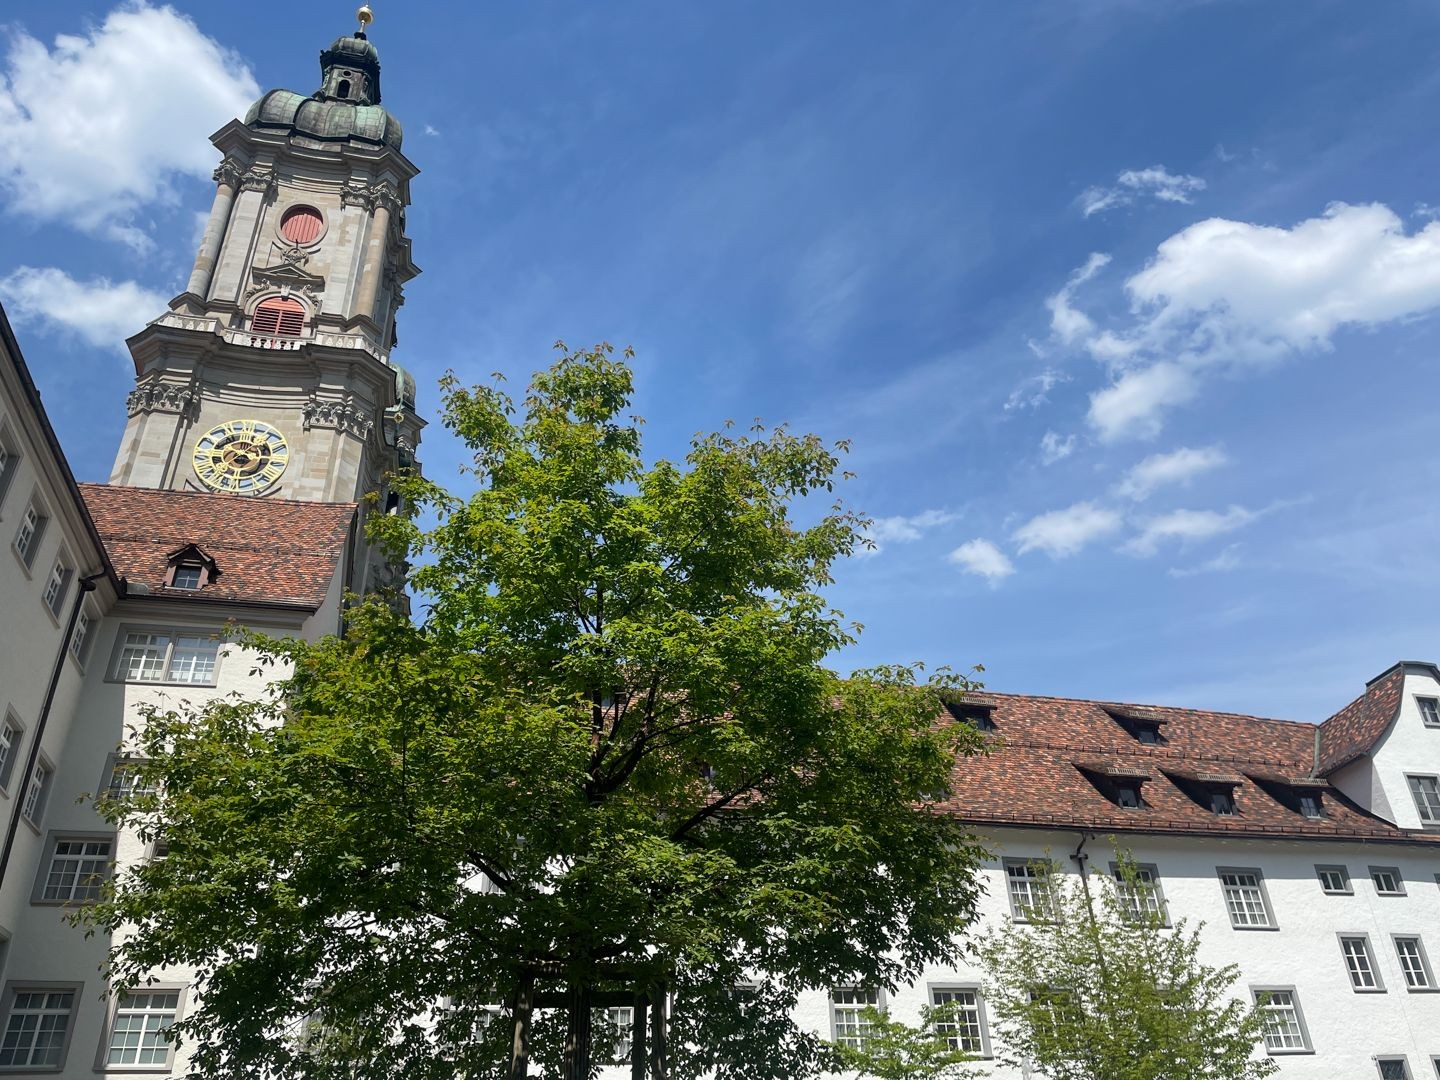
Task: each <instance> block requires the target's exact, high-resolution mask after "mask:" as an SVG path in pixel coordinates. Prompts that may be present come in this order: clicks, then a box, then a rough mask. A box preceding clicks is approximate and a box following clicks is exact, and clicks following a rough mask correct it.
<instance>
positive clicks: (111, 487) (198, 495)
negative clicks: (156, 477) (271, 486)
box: [79, 480, 360, 507]
mask: <svg viewBox="0 0 1440 1080" xmlns="http://www.w3.org/2000/svg"><path fill="white" fill-rule="evenodd" d="M79 486H80V487H81V488H87V489H93V490H97V491H124V492H141V493H143V494H146V495H160V496H165V497H167V498H170V497H175V496H184V497H185V498H187V499H230V500H234V501H235V502H241V503H246V504H248V505H251V506H323V507H342V506H347V507H358V506H359V505H360V504H359V503H358V502H355V501H353V500H351V501H343V500H342V501H339V502H330V501H323V500H319V499H280V498H271V499H257V498H256V497H255V496H253V495H240V494H237V493H235V492H231V491H186V490H184V489H183V488H150V487H139V486H137V485H132V484H101V483H97V482H95V481H93V480H82V481H81V482H80V484H79Z"/></svg>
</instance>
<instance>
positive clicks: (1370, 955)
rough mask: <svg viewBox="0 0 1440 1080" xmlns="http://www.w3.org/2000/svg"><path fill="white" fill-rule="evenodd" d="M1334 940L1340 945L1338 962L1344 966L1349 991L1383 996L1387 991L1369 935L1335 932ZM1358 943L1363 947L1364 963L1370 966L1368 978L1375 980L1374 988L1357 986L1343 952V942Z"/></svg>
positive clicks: (1354, 931)
mask: <svg viewBox="0 0 1440 1080" xmlns="http://www.w3.org/2000/svg"><path fill="white" fill-rule="evenodd" d="M1335 940H1336V942H1338V943H1339V945H1340V960H1341V962H1342V963H1343V964H1344V965H1345V977H1346V979H1348V980H1349V982H1350V989H1351V990H1353V991H1354V992H1355V993H1357V994H1385V993H1388V992H1389V991H1388V989H1387V988H1386V986H1385V977H1384V975H1382V974H1381V973H1380V962H1379V960H1378V959H1377V958H1376V956H1375V947H1374V946H1373V945H1372V944H1371V943H1370V935H1369V934H1367V933H1364V932H1363V931H1360V930H1337V931H1336V932H1335ZM1347 941H1359V942H1360V943H1361V944H1362V945H1363V946H1364V947H1365V961H1366V963H1367V964H1369V965H1370V977H1371V978H1372V979H1374V980H1375V985H1374V986H1357V985H1356V983H1355V973H1354V972H1352V971H1351V970H1350V956H1349V954H1348V953H1347V952H1346V951H1345V942H1347Z"/></svg>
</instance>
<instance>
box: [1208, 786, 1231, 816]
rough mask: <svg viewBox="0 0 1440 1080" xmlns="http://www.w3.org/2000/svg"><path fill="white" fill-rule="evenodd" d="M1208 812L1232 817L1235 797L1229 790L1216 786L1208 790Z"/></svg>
mask: <svg viewBox="0 0 1440 1080" xmlns="http://www.w3.org/2000/svg"><path fill="white" fill-rule="evenodd" d="M1210 812H1211V813H1212V814H1219V815H1220V816H1221V817H1233V816H1234V814H1235V797H1234V796H1233V795H1231V794H1230V792H1229V791H1225V790H1222V789H1220V788H1216V789H1215V790H1214V791H1212V792H1210Z"/></svg>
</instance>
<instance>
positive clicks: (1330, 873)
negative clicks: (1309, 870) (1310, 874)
mask: <svg viewBox="0 0 1440 1080" xmlns="http://www.w3.org/2000/svg"><path fill="white" fill-rule="evenodd" d="M1315 874H1316V876H1317V877H1319V879H1320V889H1321V891H1322V892H1326V893H1329V894H1330V895H1331V896H1349V895H1350V894H1351V893H1352V892H1354V891H1355V890H1354V889H1353V888H1352V887H1351V885H1350V871H1349V870H1347V869H1346V868H1345V867H1343V866H1317V867H1315Z"/></svg>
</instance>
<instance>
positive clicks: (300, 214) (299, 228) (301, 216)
mask: <svg viewBox="0 0 1440 1080" xmlns="http://www.w3.org/2000/svg"><path fill="white" fill-rule="evenodd" d="M323 225H324V222H323V221H322V220H321V218H320V211H319V210H316V209H315V208H314V207H312V206H292V207H291V208H290V209H289V210H286V211H285V216H284V217H283V218H281V219H280V234H281V235H282V236H284V237H285V239H286V240H289V241H290V242H291V243H292V244H313V243H314V242H315V240H316V238H317V237H319V235H320V230H321V228H322V227H323Z"/></svg>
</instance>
